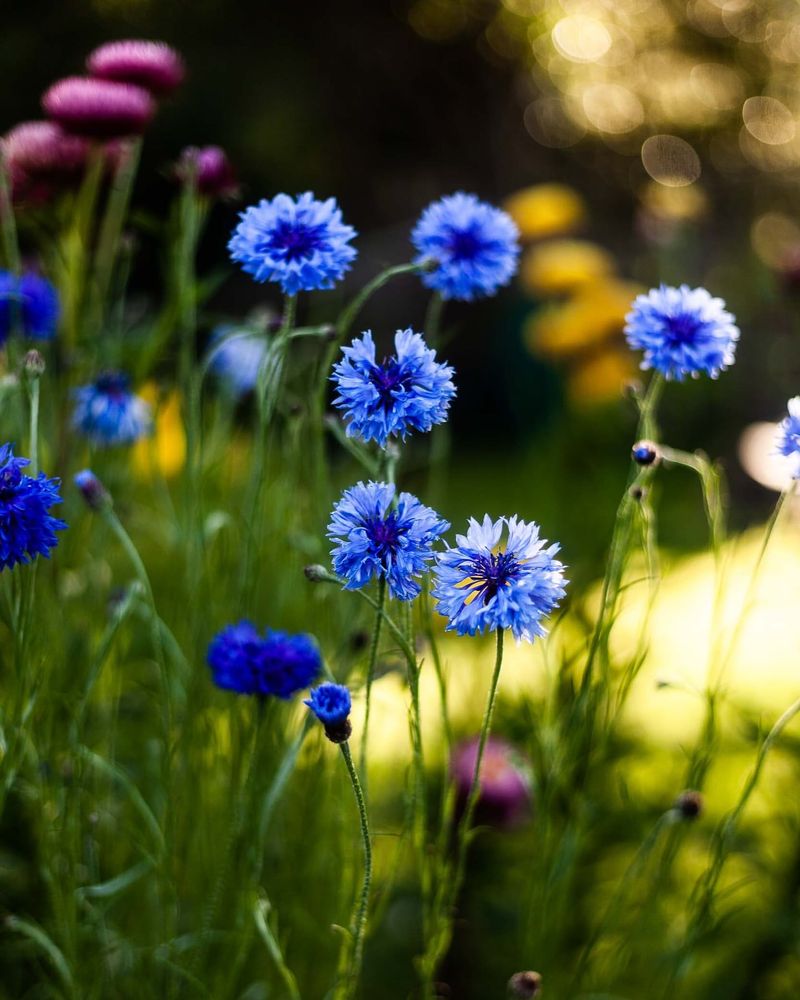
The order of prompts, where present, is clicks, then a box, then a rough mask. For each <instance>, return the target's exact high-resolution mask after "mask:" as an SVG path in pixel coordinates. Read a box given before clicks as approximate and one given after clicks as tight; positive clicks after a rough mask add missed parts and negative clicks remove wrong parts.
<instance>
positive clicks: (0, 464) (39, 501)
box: [0, 444, 67, 570]
mask: <svg viewBox="0 0 800 1000" xmlns="http://www.w3.org/2000/svg"><path fill="white" fill-rule="evenodd" d="M26 465H30V461H29V460H28V459H27V458H15V457H14V452H13V450H12V447H11V445H10V444H4V445H3V446H2V447H1V448H0V570H3V569H10V568H11V567H12V566H15V565H16V564H17V563H27V562H30V561H31V559H33V558H34V557H35V556H37V555H42V556H45V557H46V558H47V557H49V555H50V550H51V549H53V548H55V546H56V545H57V544H58V538H57V537H56V531H62V530H63V529H64V528H66V526H67V525H66V523H65V522H64V521H60V520H59V519H58V518H56V517H52V516H51V515H50V513H49V510H50V508H51V507H52V506H53V505H54V504H57V503H61V496H60V495H59V492H58V488H59V485H60V481H59V480H58V479H49V478H48V477H47V476H46V475H45V474H44V473H43V472H40V473H39V475H38V476H36V477H35V478H34V477H33V476H26V475H25V473H24V472H23V471H22V470H23V469H24V468H25V466H26Z"/></svg>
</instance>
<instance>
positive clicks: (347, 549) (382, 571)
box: [328, 482, 450, 601]
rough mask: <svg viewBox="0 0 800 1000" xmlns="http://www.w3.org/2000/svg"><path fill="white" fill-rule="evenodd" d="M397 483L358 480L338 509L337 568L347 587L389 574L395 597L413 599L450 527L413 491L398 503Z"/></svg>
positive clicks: (334, 527) (331, 530) (334, 531)
mask: <svg viewBox="0 0 800 1000" xmlns="http://www.w3.org/2000/svg"><path fill="white" fill-rule="evenodd" d="M394 493H395V489H394V486H393V485H392V484H391V483H373V482H370V483H357V484H356V485H355V486H353V487H352V488H351V489H349V490H346V491H345V492H344V494H343V495H342V499H341V500H340V501H339V502H338V503H337V504H336V506H335V507H334V508H333V512H332V514H331V523H330V524H329V525H328V537H329V538H330V539H332V540H333V541H335V542H336V543H337V544H336V545H335V546H334V548H333V550H332V552H331V556H332V557H333V568H334V570H335V571H336V572H337V573H338V574H339V576H342V577H344V579H345V580H346V583H345V588H346V589H347V590H359V589H360V588H361V587H363V586H365V585H366V584H367V583H369V581H370V580H371V579H372V577H373V576H377V577H384V578H385V580H386V582H387V584H388V585H389V592H390V594H391V595H392V597H396V598H397V599H398V600H401V601H411V600H413V599H414V598H415V597H416V596H417V594H419V592H420V589H421V588H420V585H419V583H418V582H417V579H416V578H417V577H419V576H420V575H421V574H422V573H424V572H425V570H426V569H427V567H428V564H429V563H430V561H431V560H432V559H433V543H434V542H435V541H436V539H437V538H439V537H440V536H441V535H442V534H444V532H445V531H447V529H448V528H449V527H450V525H449V524H448V523H447V521H444V520H442V518H440V517H439V515H438V514H437V513H436V511H434V510H431V508H430V507H425V506H424V505H423V504H421V503H420V502H419V500H417V498H416V497H414V496H412V495H411V494H410V493H401V494H400V495H399V496H398V498H397V504H396V505H395V506H394V507H393V506H392V500H393V499H394Z"/></svg>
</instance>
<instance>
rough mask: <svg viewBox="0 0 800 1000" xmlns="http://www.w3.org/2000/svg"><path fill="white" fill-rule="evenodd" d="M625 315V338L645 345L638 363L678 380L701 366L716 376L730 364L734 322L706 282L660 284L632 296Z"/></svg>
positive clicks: (736, 331) (636, 346)
mask: <svg viewBox="0 0 800 1000" xmlns="http://www.w3.org/2000/svg"><path fill="white" fill-rule="evenodd" d="M625 318H626V320H627V325H626V327H625V336H626V337H627V340H628V344H629V345H630V346H631V347H632V348H633V349H634V350H637V351H644V358H643V360H642V363H641V367H642V368H643V369H648V368H654V369H655V370H656V371H658V372H661V374H662V375H664V376H665V377H666V378H668V379H676V380H677V381H678V382H680V381H682V380H683V379H684V377H685V376H686V375H691V376H692V377H693V378H697V376H698V375H700V374H701V373H703V372H705V374H707V375H710V376H711V378H716V377H717V376H718V375H719V373H720V372H721V371H725V369H726V368H727V367H728V366H729V365H732V364H733V361H734V354H735V351H736V342H737V340H738V339H739V328H738V327H737V326H736V325H735V319H734V317H733V316H732V315H731V313H729V312H727V310H726V309H725V303H724V302H723V301H722V299H718V298H712V296H711V295H710V294H709V293H708V292H707V291H706V289H705V288H689V286H688V285H681V286H680V288H669V287H668V286H667V285H661V287H660V288H653V289H651V290H650V291H649V292H648V293H647V294H646V295H639V296H637V297H636V299H635V300H634V303H633V309H632V310H631V311H630V312H629V313H628V315H627V316H626V317H625Z"/></svg>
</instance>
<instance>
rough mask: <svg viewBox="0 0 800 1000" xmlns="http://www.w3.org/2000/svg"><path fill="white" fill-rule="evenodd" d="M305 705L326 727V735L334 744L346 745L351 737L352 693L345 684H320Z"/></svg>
mask: <svg viewBox="0 0 800 1000" xmlns="http://www.w3.org/2000/svg"><path fill="white" fill-rule="evenodd" d="M303 704H304V705H308V707H309V708H310V709H311V711H312V712H313V713H314V715H316V717H317V718H318V719H319V721H320V722H321V723H322V724H323V726H325V735H326V736H327V737H328V739H329V740H331V741H332V742H333V743H344V741H345V740H346V739H347V738H348V737H349V736H350V732H351V726H350V718H349V716H350V708H351V703H350V692H349V691H348V689H347V688H346V687H345V686H344V685H343V684H320V686H319V687H317V688H314V689H313V691H312V692H311V697H310V698H307V699H306V700H305V701H304V702H303Z"/></svg>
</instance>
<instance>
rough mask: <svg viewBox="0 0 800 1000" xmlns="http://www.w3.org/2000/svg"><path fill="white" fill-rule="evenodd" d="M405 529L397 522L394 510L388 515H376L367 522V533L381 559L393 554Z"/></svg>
mask: <svg viewBox="0 0 800 1000" xmlns="http://www.w3.org/2000/svg"><path fill="white" fill-rule="evenodd" d="M403 531H404V529H403V528H401V527H400V525H399V524H398V523H397V514H395V513H394V511H392V513H390V514H388V515H387V516H386V517H374V518H372V520H370V521H369V523H368V524H367V533H368V535H369V537H370V540H371V541H372V544H373V546H374V548H375V554H376V555H377V556H378V558H379V559H385V558H386V556H389V555H392V554H393V553H394V550H395V549H396V548H397V543H398V541H399V539H400V535H401V534H402V533H403Z"/></svg>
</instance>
